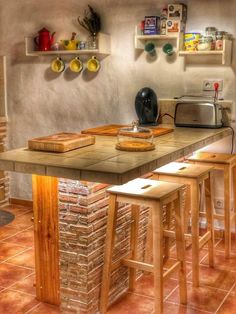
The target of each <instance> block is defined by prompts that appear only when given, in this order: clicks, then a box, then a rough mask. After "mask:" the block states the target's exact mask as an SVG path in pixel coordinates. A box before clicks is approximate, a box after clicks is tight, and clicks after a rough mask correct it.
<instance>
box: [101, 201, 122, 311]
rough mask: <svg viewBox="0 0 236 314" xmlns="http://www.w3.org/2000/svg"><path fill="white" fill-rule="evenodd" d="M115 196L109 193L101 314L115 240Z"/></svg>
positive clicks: (106, 293) (107, 296)
mask: <svg viewBox="0 0 236 314" xmlns="http://www.w3.org/2000/svg"><path fill="white" fill-rule="evenodd" d="M116 198H117V197H116V195H110V201H109V209H108V221H107V232H106V243H105V253H104V266H103V274H102V285H101V299H100V312H101V314H105V313H106V311H107V305H108V299H109V288H110V277H111V265H112V249H113V246H114V240H115V232H116V217H117V208H118V204H117V202H116Z"/></svg>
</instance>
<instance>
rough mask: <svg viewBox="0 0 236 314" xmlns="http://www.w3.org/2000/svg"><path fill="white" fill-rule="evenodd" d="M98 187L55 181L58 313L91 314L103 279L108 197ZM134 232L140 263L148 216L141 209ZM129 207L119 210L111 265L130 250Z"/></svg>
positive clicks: (121, 273)
mask: <svg viewBox="0 0 236 314" xmlns="http://www.w3.org/2000/svg"><path fill="white" fill-rule="evenodd" d="M107 187H108V185H106V184H102V183H91V182H81V181H76V180H66V179H60V180H59V230H60V231H59V233H60V235H59V242H60V284H61V289H60V291H61V310H62V312H63V313H84V314H90V313H91V314H92V313H96V312H97V311H98V309H99V295H100V286H101V279H102V267H103V253H104V242H105V235H106V224H107V209H108V197H107V194H106V188H107ZM140 218H141V219H140V228H139V231H140V232H139V255H140V256H139V257H140V259H141V258H142V257H143V252H144V245H145V237H146V228H147V219H148V210H147V209H145V208H144V209H143V210H142V212H141V217H140ZM130 225H131V217H130V205H127V204H120V210H119V219H118V225H117V230H116V244H115V248H114V256H113V259H114V261H115V260H116V259H118V258H120V257H121V256H122V255H124V254H126V253H127V252H128V250H129V235H130V231H129V229H130ZM127 280H128V273H127V268H126V267H120V268H118V269H117V270H115V271H114V272H113V275H112V280H111V282H112V286H111V289H110V291H111V295H110V300H111V302H112V301H113V300H115V299H116V298H117V297H118V296H119V294H121V293H122V292H124V290H126V289H127V287H128V283H127Z"/></svg>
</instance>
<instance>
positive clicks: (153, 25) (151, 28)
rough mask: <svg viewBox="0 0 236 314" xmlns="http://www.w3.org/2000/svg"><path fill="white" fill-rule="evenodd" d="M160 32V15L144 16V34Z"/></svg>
mask: <svg viewBox="0 0 236 314" xmlns="http://www.w3.org/2000/svg"><path fill="white" fill-rule="evenodd" d="M156 34H160V17H159V16H145V22H144V35H156Z"/></svg>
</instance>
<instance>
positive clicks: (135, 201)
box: [100, 179, 187, 314]
mask: <svg viewBox="0 0 236 314" xmlns="http://www.w3.org/2000/svg"><path fill="white" fill-rule="evenodd" d="M182 188H183V185H182V184H176V183H167V182H157V181H154V180H148V179H135V180H133V181H130V182H128V183H126V184H124V185H121V186H114V187H112V188H110V189H108V190H107V191H108V192H109V193H110V202H109V209H108V223H107V233H106V246H105V255H104V266H103V277H102V285H101V301H100V312H101V313H102V314H104V313H106V311H107V306H108V295H109V287H110V277H111V273H112V271H113V270H114V269H116V268H117V267H119V266H121V265H125V266H128V267H129V268H130V272H129V288H130V290H131V291H132V290H133V289H134V285H135V280H136V269H139V270H142V271H147V272H153V273H154V296H155V301H154V311H155V314H161V313H162V312H163V279H166V278H168V277H169V276H170V274H171V273H172V272H173V271H175V270H177V269H178V270H179V286H180V301H181V303H183V304H186V302H187V289H186V269H185V256H184V233H183V226H182V225H181V221H182V220H181V211H180V204H181V197H182ZM118 202H122V203H130V204H132V211H131V214H132V221H133V223H132V225H131V240H130V243H131V248H130V249H131V252H130V253H128V255H126V256H125V257H123V258H122V259H121V260H120V261H118V262H115V263H112V250H113V247H114V238H115V232H116V217H117V211H118ZM171 203H173V204H174V211H175V218H176V219H175V236H176V249H177V259H178V260H177V262H176V263H175V264H174V265H173V266H172V267H171V268H170V269H168V270H166V271H165V272H164V269H163V233H164V230H163V206H164V205H169V204H171ZM140 205H144V206H148V207H150V208H151V210H152V222H153V265H151V264H147V263H143V262H140V261H138V260H137V253H138V223H139V210H140V209H139V208H140Z"/></svg>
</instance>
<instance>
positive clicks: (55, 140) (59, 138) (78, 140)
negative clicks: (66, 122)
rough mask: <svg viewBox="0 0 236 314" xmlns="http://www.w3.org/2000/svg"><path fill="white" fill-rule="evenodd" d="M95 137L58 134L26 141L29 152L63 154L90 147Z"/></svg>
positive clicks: (77, 134)
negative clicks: (38, 151)
mask: <svg viewBox="0 0 236 314" xmlns="http://www.w3.org/2000/svg"><path fill="white" fill-rule="evenodd" d="M94 143H95V137H94V136H92V135H85V134H79V133H58V134H53V135H49V136H44V137H38V138H34V139H31V140H29V141H28V147H29V149H31V150H40V151H45V152H55V153H65V152H68V151H70V150H73V149H77V148H80V147H84V146H88V145H92V144H94Z"/></svg>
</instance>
